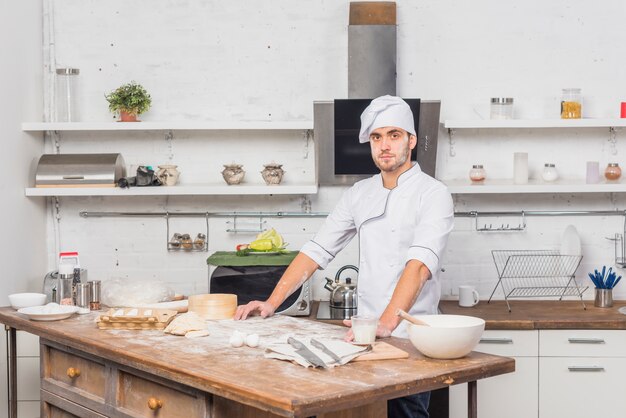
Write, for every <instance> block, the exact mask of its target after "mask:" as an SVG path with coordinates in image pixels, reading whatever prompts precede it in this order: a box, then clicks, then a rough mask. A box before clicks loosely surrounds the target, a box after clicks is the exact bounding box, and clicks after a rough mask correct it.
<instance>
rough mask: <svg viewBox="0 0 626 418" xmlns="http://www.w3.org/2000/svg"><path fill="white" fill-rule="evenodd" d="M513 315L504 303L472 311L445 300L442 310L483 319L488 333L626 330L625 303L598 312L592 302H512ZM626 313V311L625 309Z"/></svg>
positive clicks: (440, 307)
mask: <svg viewBox="0 0 626 418" xmlns="http://www.w3.org/2000/svg"><path fill="white" fill-rule="evenodd" d="M509 303H510V304H511V312H509V311H508V309H507V306H506V302H505V301H491V302H490V303H487V302H482V301H481V302H479V303H478V305H476V306H474V307H472V308H462V307H460V306H459V305H458V301H456V300H442V301H441V302H440V303H439V309H440V310H441V312H442V313H444V314H454V315H469V316H476V317H479V318H483V319H484V320H485V321H486V324H485V329H494V330H496V329H502V330H516V329H518V330H530V329H626V315H624V314H622V313H620V312H619V309H620V308H621V307H624V306H626V301H615V302H614V304H613V307H611V308H596V307H595V306H593V301H592V300H591V301H589V300H587V301H585V305H586V309H584V308H583V304H582V303H581V301H580V300H576V301H574V300H568V301H558V300H554V301H528V300H510V301H509ZM625 309H626V308H625Z"/></svg>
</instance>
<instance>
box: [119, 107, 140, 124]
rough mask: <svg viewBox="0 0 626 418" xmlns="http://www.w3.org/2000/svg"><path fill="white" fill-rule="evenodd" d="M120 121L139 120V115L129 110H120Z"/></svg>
mask: <svg viewBox="0 0 626 418" xmlns="http://www.w3.org/2000/svg"><path fill="white" fill-rule="evenodd" d="M119 121H120V122H139V119H137V115H136V114H134V113H128V112H124V111H123V110H120V120H119Z"/></svg>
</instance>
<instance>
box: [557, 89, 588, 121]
mask: <svg viewBox="0 0 626 418" xmlns="http://www.w3.org/2000/svg"><path fill="white" fill-rule="evenodd" d="M582 117H583V97H582V94H581V92H580V89H563V94H562V95H561V119H580V118H582Z"/></svg>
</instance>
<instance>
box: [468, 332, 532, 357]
mask: <svg viewBox="0 0 626 418" xmlns="http://www.w3.org/2000/svg"><path fill="white" fill-rule="evenodd" d="M474 351H480V352H483V353H487V354H493V355H497V356H505V357H537V356H538V355H539V334H538V332H537V331H503V330H487V331H485V332H484V333H483V336H482V337H481V339H480V342H479V343H478V345H477V346H476V348H475V349H474Z"/></svg>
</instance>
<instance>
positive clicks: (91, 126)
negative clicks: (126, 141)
mask: <svg viewBox="0 0 626 418" xmlns="http://www.w3.org/2000/svg"><path fill="white" fill-rule="evenodd" d="M272 129H274V130H307V129H313V122H312V121H293V122H263V121H258V122H237V121H233V122H224V121H222V122H217V121H215V122H213V121H204V122H202V121H194V122H190V121H173V122H113V121H111V122H28V123H22V131H25V132H44V131H205V130H272Z"/></svg>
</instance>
